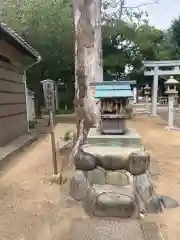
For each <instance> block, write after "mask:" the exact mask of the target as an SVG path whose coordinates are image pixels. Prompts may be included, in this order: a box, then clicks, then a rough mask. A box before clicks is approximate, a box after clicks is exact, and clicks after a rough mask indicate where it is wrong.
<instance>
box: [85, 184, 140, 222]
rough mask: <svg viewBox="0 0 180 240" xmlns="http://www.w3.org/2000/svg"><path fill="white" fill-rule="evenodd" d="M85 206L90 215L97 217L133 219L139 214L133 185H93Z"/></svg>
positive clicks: (89, 190)
mask: <svg viewBox="0 0 180 240" xmlns="http://www.w3.org/2000/svg"><path fill="white" fill-rule="evenodd" d="M83 206H84V209H85V211H86V212H87V214H88V215H90V216H96V217H105V218H106V217H113V218H115V217H117V218H132V217H135V216H136V217H137V215H138V214H139V212H138V209H137V202H136V197H135V194H134V189H133V186H132V185H128V186H122V187H119V186H113V185H93V186H91V187H90V188H88V191H87V194H86V197H85V198H84V199H83Z"/></svg>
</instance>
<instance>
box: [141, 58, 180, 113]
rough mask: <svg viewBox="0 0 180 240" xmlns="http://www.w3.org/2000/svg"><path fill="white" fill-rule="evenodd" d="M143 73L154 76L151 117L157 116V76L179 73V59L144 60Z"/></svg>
mask: <svg viewBox="0 0 180 240" xmlns="http://www.w3.org/2000/svg"><path fill="white" fill-rule="evenodd" d="M143 64H144V75H145V76H154V79H153V89H152V117H155V116H157V94H158V80H159V76H167V75H172V76H173V75H180V61H179V60H167V61H144V62H143Z"/></svg>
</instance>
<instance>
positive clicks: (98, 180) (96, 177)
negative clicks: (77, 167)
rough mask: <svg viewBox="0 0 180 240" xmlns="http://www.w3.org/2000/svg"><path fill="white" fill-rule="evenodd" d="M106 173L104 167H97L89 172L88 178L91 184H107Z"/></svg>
mask: <svg viewBox="0 0 180 240" xmlns="http://www.w3.org/2000/svg"><path fill="white" fill-rule="evenodd" d="M105 173H106V171H105V170H104V169H103V168H100V167H99V168H96V169H94V170H92V171H89V172H87V179H88V182H89V183H90V185H93V184H99V185H104V184H106V179H105Z"/></svg>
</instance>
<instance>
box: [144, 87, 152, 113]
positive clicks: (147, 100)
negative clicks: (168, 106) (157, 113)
mask: <svg viewBox="0 0 180 240" xmlns="http://www.w3.org/2000/svg"><path fill="white" fill-rule="evenodd" d="M150 93H151V88H150V86H149V85H146V86H145V87H144V95H145V100H146V111H147V112H149V104H148V103H149V96H150Z"/></svg>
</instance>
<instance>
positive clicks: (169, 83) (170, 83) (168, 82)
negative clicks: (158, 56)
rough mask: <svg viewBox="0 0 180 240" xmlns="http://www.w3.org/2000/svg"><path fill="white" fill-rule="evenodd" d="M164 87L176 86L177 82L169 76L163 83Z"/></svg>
mask: <svg viewBox="0 0 180 240" xmlns="http://www.w3.org/2000/svg"><path fill="white" fill-rule="evenodd" d="M164 84H165V85H178V84H179V82H178V81H177V80H176V79H174V77H173V76H171V77H170V78H169V79H168V80H167V81H166V82H165V83H164Z"/></svg>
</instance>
